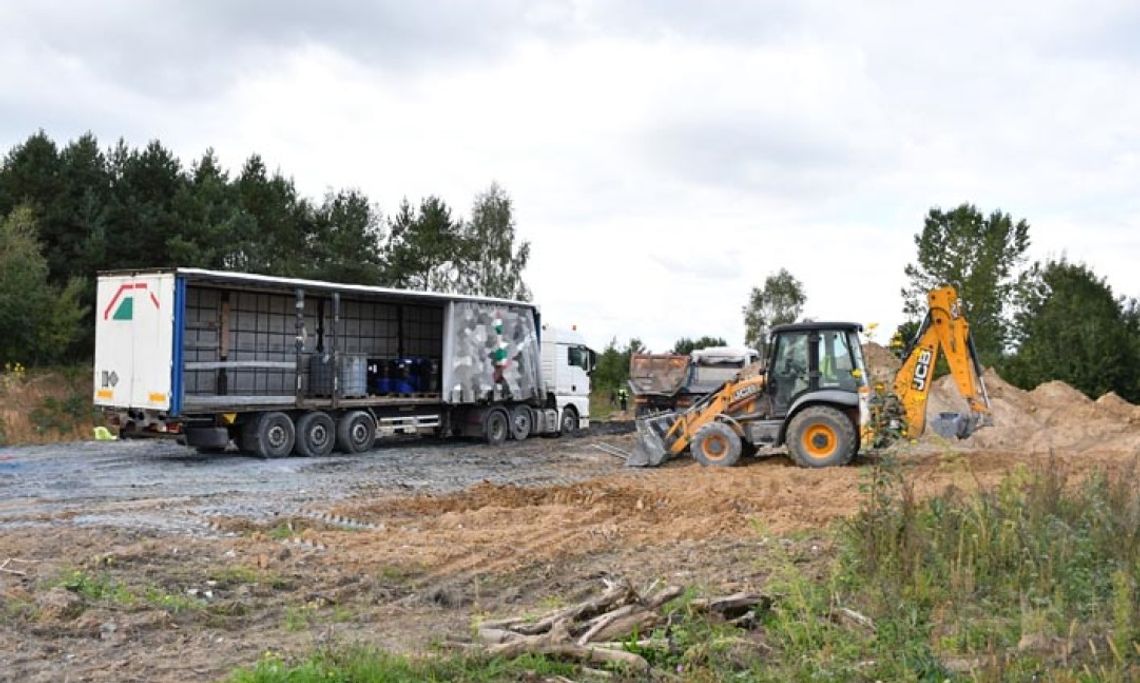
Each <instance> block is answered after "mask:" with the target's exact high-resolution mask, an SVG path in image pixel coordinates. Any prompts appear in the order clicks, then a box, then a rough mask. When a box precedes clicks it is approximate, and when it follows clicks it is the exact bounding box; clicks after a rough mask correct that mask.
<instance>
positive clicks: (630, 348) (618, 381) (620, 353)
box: [590, 337, 648, 392]
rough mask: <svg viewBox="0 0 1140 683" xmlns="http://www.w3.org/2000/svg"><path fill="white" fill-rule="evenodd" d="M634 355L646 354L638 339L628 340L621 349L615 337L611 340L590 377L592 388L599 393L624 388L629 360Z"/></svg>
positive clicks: (627, 377)
mask: <svg viewBox="0 0 1140 683" xmlns="http://www.w3.org/2000/svg"><path fill="white" fill-rule="evenodd" d="M635 353H648V350H647V349H646V348H645V345H644V344H642V343H641V340H640V339H637V338H636V337H635V338H633V339H630V340H629V342H628V343H627V344H626V345H625V346H623V347H618V342H617V338H616V337H615V338H613V339H611V340H610V342H609V343H608V344H606V348H605V349H604V350H603V351H602V352H601V353H600V354H599V355H598V365H597V367H596V368H594V372H593V373H592V374H591V375H590V381H591V382H592V384H593V386H594V388H595V389H596V390H598V391H601V392H609V391H617V390H618V389H623V388H625V386H626V383H627V382H628V381H629V359H630V356H632V355H633V354H635Z"/></svg>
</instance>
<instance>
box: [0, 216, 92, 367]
mask: <svg viewBox="0 0 1140 683" xmlns="http://www.w3.org/2000/svg"><path fill="white" fill-rule="evenodd" d="M48 275H49V269H48V263H47V260H46V259H45V258H44V256H43V254H42V253H41V248H40V244H39V242H38V241H37V240H36V225H35V219H34V217H33V215H32V211H31V209H29V208H26V207H25V208H19V209H16V210H14V211H13V212H12V213H11V214H9V215H8V216H7V218H5V219H3V220H2V221H0V329H3V330H4V334H3V335H2V336H0V361H3V362H5V363H26V364H33V363H50V362H54V361H56V360H59V359H60V358H61V357H63V356H64V354H65V353H66V352H67V350H68V346H69V345H70V343H71V341H72V339H73V338H74V336H75V329H76V324H77V322H78V321H79V320H80V318H81V317H82V316H83V309H82V308H81V307H80V305H79V303H78V297H79V294H80V290H81V288H82V285H81V284H80V283H79V282H78V281H75V280H72V281H69V282H68V283H67V284H66V285H64V286H63V287H55V286H52V285H51V284H50V283H49V280H48Z"/></svg>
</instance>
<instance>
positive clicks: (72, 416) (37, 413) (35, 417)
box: [28, 393, 93, 434]
mask: <svg viewBox="0 0 1140 683" xmlns="http://www.w3.org/2000/svg"><path fill="white" fill-rule="evenodd" d="M92 410H93V409H92V407H91V398H90V397H89V396H87V395H86V394H81V393H72V394H69V395H68V396H66V397H64V398H62V399H61V398H57V397H55V396H46V397H44V399H43V401H42V402H41V403H40V404H39V405H38V406H36V407H35V408H32V410H31V412H30V413H29V414H28V419H29V420H30V421H31V423H32V425H34V426H35V428H36V431H38V432H39V433H40V434H44V433H47V432H55V433H56V434H67V433H69V432H71V431H72V430H73V429H75V426H76V425H77V424H79V423H81V422H83V421H84V420H85V419H87V418H90V417H91V412H92Z"/></svg>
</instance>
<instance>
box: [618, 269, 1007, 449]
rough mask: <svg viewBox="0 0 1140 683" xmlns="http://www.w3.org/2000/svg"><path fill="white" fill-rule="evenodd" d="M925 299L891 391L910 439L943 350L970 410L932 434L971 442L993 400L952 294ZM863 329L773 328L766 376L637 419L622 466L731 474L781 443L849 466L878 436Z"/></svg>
mask: <svg viewBox="0 0 1140 683" xmlns="http://www.w3.org/2000/svg"><path fill="white" fill-rule="evenodd" d="M927 300H928V302H929V305H930V307H929V310H928V311H927V314H926V318H925V320H924V321H923V323H922V326H921V328H920V329H919V333H918V334H917V335H916V336H915V339H914V341H913V342H911V345H910V347H909V348H908V349H907V353H906V360H905V361H904V362H903V365H902V367H901V368H900V369H899V371H898V374H897V375H896V376H895V381H894V393H895V395H896V396H897V397H898V400H899V403H900V405H901V407H902V411H903V413H904V415H905V420H906V433H908V434H910V435H915V436H917V435H919V434H921V433H922V431H923V429H924V428H925V424H926V402H927V397H928V396H929V394H930V384H931V382H932V381H933V379H934V368H935V365H936V363H937V361H938V354H939V351H940V350H941V351H944V352H945V353H946V360H947V363H948V364H949V366H950V371H951V374H952V375H953V377H954V380H955V382H956V383H957V386H958V389H959V391H960V392H961V393H962V395H963V396H964V397H965V398H966V401H967V403H968V407H969V412H968V413H966V414H962V413H941V414H939V415H938V416H937V417H936V418H935V419H934V420H932V421H931V428H932V429H934V430H935V431H936V432H938V433H939V434H942V435H944V436H956V437H958V438H965V437H967V436H969V435H970V434H971V433H973V432H974V430H975V429H977V428H978V427H979V426H983V425H985V424H988V423H989V422H988V420H989V396H988V395H987V394H986V388H985V384H984V382H983V381H982V373H981V366H980V365H979V364H978V360H977V353H976V351H975V349H974V344H973V338H972V337H971V335H970V326H969V324H968V323H967V321H966V319H965V317H964V316H963V315H962V304H961V301H960V300H959V299H958V294H957V292H956V291H955V289H954V288H953V287H949V286H947V287H940V288H938V289H935V290H933V291H931V292H930V293H929V294H928V296H927ZM861 330H862V327H861V326H860V325H858V324H856V323H816V322H811V323H798V324H794V325H779V326H776V327H774V328H773V329H772V333H771V338H770V343H769V348H770V349H771V353H770V354H769V357H768V359H767V363H766V366H765V367H764V368H761V367H760V366H758V365H753V366H750V367H748V368H745V369H744V370H743V371H741V373H740V374H739V375H737V376H736V378H734V379H733V380H732V381H729V382H726V383H725V384H724V385H722V386H721V387H720V388H719V389H718V390H716V391H714V392H712V393H710V394H708V395H706V396H704V397H703V398H701V399H700V400H699V401H697V402H696V403H694V404H693V405H692V406H691V407H690V408H689V409H687V410H685V411H684V412H679V413H667V414H665V415H658V416H654V417H649V418H644V419H641V420H638V422H637V432H638V436H637V443H636V445H635V447H634V450H633V453H632V454H631V455H630V457H629V458H628V459H627V461H626V464H627V465H630V466H633V467H645V466H657V465H660V464H661V463H662V462H664V461H665V460H666V459H668V458H670V457H673V456H676V455H680V454H681V453H682V452H683V451H685V449H689V451H690V452H691V453H692V455H693V457H694V458H695V459H696V460H697V461H698V462H700V463H701V464H702V465H714V466H722V467H728V466H730V465H733V464H735V463H736V462H737V461H738V460H739V459H740V456H741V455H742V454H743V453H744V452H745V451H752V452H754V451H755V449H756V448H758V447H761V446H785V445H786V446H787V449H788V454H789V455H790V456H791V457H792V459H793V460H795V461H796V463H798V464H799V465H801V466H803V467H830V466H833V465H843V464H845V463H847V462H848V461H850V460H851V458H852V457H854V456H855V454H856V453H857V452H858V451H859V448H860V446H861V445H862V444H870V443H872V442H873V441H874V439H875V438H876V431H875V427H874V426H873V425H872V424H871V420H870V400H871V387H870V386H869V385H868V381H867V370H866V367H865V365H864V362H863V351H862V346H861V344H860V342H859V332H860V331H861Z"/></svg>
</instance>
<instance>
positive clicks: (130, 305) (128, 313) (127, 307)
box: [111, 296, 135, 320]
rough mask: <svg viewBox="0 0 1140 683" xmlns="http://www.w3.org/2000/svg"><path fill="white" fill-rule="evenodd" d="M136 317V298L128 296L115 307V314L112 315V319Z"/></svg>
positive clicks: (132, 318) (131, 318)
mask: <svg viewBox="0 0 1140 683" xmlns="http://www.w3.org/2000/svg"><path fill="white" fill-rule="evenodd" d="M134 317H135V298H134V297H133V296H128V297H127V298H126V299H123V302H122V303H120V304H119V307H118V308H117V309H115V315H113V316H111V320H134Z"/></svg>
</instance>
